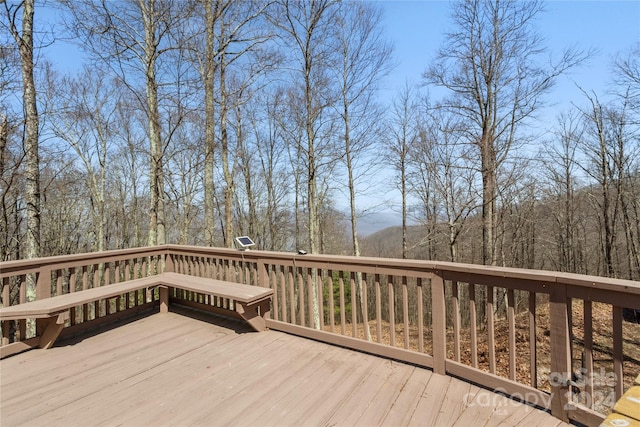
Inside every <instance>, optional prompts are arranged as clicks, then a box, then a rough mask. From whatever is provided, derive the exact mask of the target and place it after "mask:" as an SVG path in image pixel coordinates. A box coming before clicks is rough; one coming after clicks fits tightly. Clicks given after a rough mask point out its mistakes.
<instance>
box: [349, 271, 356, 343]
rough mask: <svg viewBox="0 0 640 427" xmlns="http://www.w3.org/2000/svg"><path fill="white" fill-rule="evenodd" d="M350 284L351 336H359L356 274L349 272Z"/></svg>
mask: <svg viewBox="0 0 640 427" xmlns="http://www.w3.org/2000/svg"><path fill="white" fill-rule="evenodd" d="M349 285H350V287H351V336H352V337H354V338H356V337H357V336H358V293H357V291H356V274H355V273H354V272H353V271H351V272H350V273H349Z"/></svg>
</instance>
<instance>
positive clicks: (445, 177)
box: [411, 108, 478, 262]
mask: <svg viewBox="0 0 640 427" xmlns="http://www.w3.org/2000/svg"><path fill="white" fill-rule="evenodd" d="M462 126H464V125H463V124H462V123H460V122H459V119H458V116H454V115H452V114H451V113H450V112H447V111H444V110H441V109H430V108H427V111H426V112H425V116H424V119H423V122H422V124H421V126H420V143H419V144H416V145H415V146H414V147H412V151H411V162H412V163H414V164H416V165H417V168H418V170H419V171H420V172H421V173H423V174H427V175H430V177H431V180H432V185H431V187H432V189H433V191H434V193H435V194H434V195H433V196H432V197H435V196H436V195H437V196H438V197H437V199H438V201H439V204H440V206H439V207H438V209H437V211H438V212H441V213H442V216H443V217H444V218H445V219H446V223H447V229H448V233H447V241H448V248H449V260H450V261H452V262H457V261H458V239H459V237H460V234H461V233H462V232H463V231H464V229H465V223H466V220H467V218H468V217H469V215H471V214H472V213H474V212H475V210H476V207H477V206H478V201H477V199H476V190H475V180H474V173H473V169H474V165H473V162H472V161H471V158H470V157H471V156H470V153H468V149H469V147H468V145H467V144H463V143H462V141H461V138H462V131H461V129H462ZM424 181H426V180H425V179H423V182H424ZM425 190H428V189H425Z"/></svg>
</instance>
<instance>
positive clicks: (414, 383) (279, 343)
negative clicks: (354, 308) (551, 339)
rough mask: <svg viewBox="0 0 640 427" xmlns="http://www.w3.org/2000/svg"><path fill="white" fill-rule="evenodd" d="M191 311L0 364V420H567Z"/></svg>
mask: <svg viewBox="0 0 640 427" xmlns="http://www.w3.org/2000/svg"><path fill="white" fill-rule="evenodd" d="M178 310H180V309H178ZM184 314H185V313H180V314H179V313H169V314H165V315H162V314H153V315H150V316H147V317H142V318H138V319H136V320H133V321H131V322H129V323H127V324H126V325H123V326H119V327H113V328H111V329H107V330H104V329H103V330H102V331H100V333H97V334H92V335H85V336H83V337H80V338H78V339H74V340H68V341H61V342H60V343H59V344H57V345H56V347H54V348H52V349H50V350H34V351H30V352H27V353H23V354H19V355H17V356H13V357H10V358H7V359H4V360H2V361H0V387H1V388H0V400H1V406H0V425H2V426H3V427H9V426H19V425H28V426H42V425H46V426H54V425H58V426H98V425H107V426H112V425H113V426H116V425H118V426H120V425H126V426H146V425H148V426H165V425H167V426H168V425H193V426H199V425H201V426H213V425H234V426H243V425H252V426H258V425H259V426H268V425H274V426H276V425H277V426H282V425H296V426H307V425H310V426H315V425H325V426H334V425H349V426H351V425H363V426H373V425H394V426H395V425H416V426H418V425H420V426H450V425H460V426H469V425H474V426H494V425H504V426H515V425H523V426H536V425H539V426H560V425H567V424H564V423H562V422H560V421H559V420H557V419H556V418H554V417H552V416H551V415H549V414H547V413H545V412H542V411H539V410H537V409H534V408H531V407H529V406H527V405H524V404H520V403H517V402H515V401H513V400H510V399H507V398H504V397H502V396H500V395H498V394H495V393H493V392H491V391H487V390H484V389H481V388H478V387H476V386H474V385H471V384H469V383H466V382H463V381H460V380H457V379H455V378H451V377H447V376H441V375H437V374H433V373H432V372H431V371H429V370H426V369H422V368H418V367H414V366H411V365H407V364H403V363H398V362H395V361H391V360H386V359H383V358H380V357H376V356H371V355H367V354H363V353H359V352H356V351H352V350H347V349H343V348H339V347H335V346H332V345H328V344H324V343H319V342H315V341H312V340H309V339H305V338H300V337H296V336H293V335H288V334H284V333H281V332H276V331H267V332H262V333H255V332H249V328H248V327H247V326H245V325H243V324H241V323H239V322H236V321H228V320H224V319H221V318H218V317H213V316H205V315H200V314H198V313H196V312H192V311H189V312H187V313H186V314H188V315H184Z"/></svg>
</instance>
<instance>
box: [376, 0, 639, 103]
mask: <svg viewBox="0 0 640 427" xmlns="http://www.w3.org/2000/svg"><path fill="white" fill-rule="evenodd" d="M380 4H381V5H382V7H383V8H384V11H385V19H384V23H385V26H386V33H387V36H388V37H389V39H390V40H392V41H393V42H394V44H395V56H396V60H397V61H398V64H399V65H398V67H397V68H396V70H395V71H394V72H393V73H392V74H391V75H390V76H389V79H388V80H387V85H386V86H387V88H388V89H389V90H391V91H393V90H396V89H399V88H401V87H402V86H403V85H404V82H405V80H408V81H409V82H414V83H420V81H421V74H422V72H423V71H424V70H425V69H426V68H427V66H428V65H429V62H430V61H431V59H433V57H434V55H435V52H436V50H437V49H438V48H439V47H440V46H441V45H442V42H443V41H444V37H443V33H444V32H445V31H446V30H447V29H448V28H450V27H451V20H450V17H449V13H450V7H449V6H450V5H449V2H448V1H396V0H389V1H381V2H380ZM545 8H546V11H545V13H544V14H542V15H540V16H539V18H538V22H539V27H538V31H539V32H540V34H541V35H542V36H543V37H544V38H545V40H546V42H547V46H548V47H549V49H550V50H551V51H552V52H555V53H558V54H559V53H560V52H561V51H562V49H563V48H565V47H568V46H578V47H579V48H584V49H589V48H594V49H597V50H598V54H597V55H596V56H594V57H593V58H591V60H590V61H589V63H588V64H587V65H586V66H585V67H582V68H581V69H578V70H574V71H573V72H572V73H571V74H570V75H569V76H568V77H569V78H571V79H573V80H575V82H576V83H578V84H580V85H581V86H583V87H584V88H585V89H588V90H592V89H593V90H596V91H598V92H599V91H600V90H604V89H605V85H606V82H607V80H608V78H609V74H610V58H611V57H612V56H613V55H615V54H616V53H618V52H620V51H624V50H627V49H629V48H630V47H631V45H632V44H633V43H639V42H640V1H638V0H629V1H550V2H547V3H546V6H545ZM567 94H570V95H569V96H567ZM576 96H577V97H579V92H578V91H577V89H576V88H575V86H574V84H573V83H572V82H571V81H570V80H568V78H564V79H561V80H560V81H559V82H558V85H557V88H556V90H555V91H554V93H552V94H551V96H550V98H551V100H552V101H557V102H560V103H563V104H564V103H566V101H567V100H568V99H574V98H575V97H576Z"/></svg>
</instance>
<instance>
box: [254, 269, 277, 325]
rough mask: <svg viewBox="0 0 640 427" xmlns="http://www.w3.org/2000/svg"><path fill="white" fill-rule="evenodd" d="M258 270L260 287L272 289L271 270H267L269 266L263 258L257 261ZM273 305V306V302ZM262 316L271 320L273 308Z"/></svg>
mask: <svg viewBox="0 0 640 427" xmlns="http://www.w3.org/2000/svg"><path fill="white" fill-rule="evenodd" d="M256 268H257V270H258V286H259V287H261V288H270V287H271V286H270V283H269V269H268V268H267V264H266V263H265V261H264V260H263V259H261V258H258V259H257V260H256ZM274 286H275V284H274ZM271 303H272V304H273V301H272V302H271ZM261 310H262V308H261ZM261 314H262V316H263V318H265V319H271V307H269V310H268V311H267V310H265V311H264V313H261Z"/></svg>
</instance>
